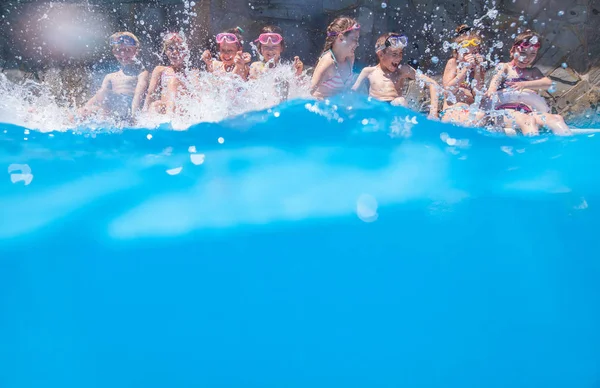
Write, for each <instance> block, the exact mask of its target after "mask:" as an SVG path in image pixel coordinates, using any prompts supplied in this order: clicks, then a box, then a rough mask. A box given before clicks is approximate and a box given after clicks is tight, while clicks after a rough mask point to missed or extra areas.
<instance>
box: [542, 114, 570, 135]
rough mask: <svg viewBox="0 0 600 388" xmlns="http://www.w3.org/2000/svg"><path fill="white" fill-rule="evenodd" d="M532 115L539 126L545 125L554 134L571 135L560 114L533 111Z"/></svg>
mask: <svg viewBox="0 0 600 388" xmlns="http://www.w3.org/2000/svg"><path fill="white" fill-rule="evenodd" d="M533 117H534V119H535V122H536V124H537V125H539V126H540V127H547V128H548V129H550V130H551V131H552V133H554V134H555V135H559V136H567V135H571V130H570V129H569V127H568V126H567V123H565V120H564V119H563V117H562V116H561V115H553V114H550V113H534V114H533Z"/></svg>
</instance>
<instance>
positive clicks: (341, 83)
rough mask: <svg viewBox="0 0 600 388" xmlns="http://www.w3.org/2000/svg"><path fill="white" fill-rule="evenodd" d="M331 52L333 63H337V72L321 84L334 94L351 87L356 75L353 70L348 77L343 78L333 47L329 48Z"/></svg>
mask: <svg viewBox="0 0 600 388" xmlns="http://www.w3.org/2000/svg"><path fill="white" fill-rule="evenodd" d="M329 53H330V54H331V58H333V64H334V65H335V74H334V76H333V77H331V78H329V79H328V80H327V81H324V82H322V83H321V86H323V87H324V88H327V89H329V91H330V93H329V94H330V95H333V94H338V93H342V92H344V91H346V90H348V89H350V87H351V86H352V81H353V78H354V75H353V74H352V72H350V74H349V75H348V77H347V78H346V79H343V78H342V75H341V74H340V69H339V66H338V62H337V60H336V59H335V55H333V51H332V50H331V49H330V50H329Z"/></svg>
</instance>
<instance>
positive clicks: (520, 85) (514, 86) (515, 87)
mask: <svg viewBox="0 0 600 388" xmlns="http://www.w3.org/2000/svg"><path fill="white" fill-rule="evenodd" d="M506 86H508V87H509V88H511V89H513V90H516V91H518V92H520V91H522V90H523V89H526V86H527V84H526V83H525V82H523V81H518V82H512V81H508V82H506Z"/></svg>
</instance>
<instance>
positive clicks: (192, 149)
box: [188, 146, 196, 154]
mask: <svg viewBox="0 0 600 388" xmlns="http://www.w3.org/2000/svg"><path fill="white" fill-rule="evenodd" d="M188 152H189V153H191V154H195V153H196V146H189V147H188Z"/></svg>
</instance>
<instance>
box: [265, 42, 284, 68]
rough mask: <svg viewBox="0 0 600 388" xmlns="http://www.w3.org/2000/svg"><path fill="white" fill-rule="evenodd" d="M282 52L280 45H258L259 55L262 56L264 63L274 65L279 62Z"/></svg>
mask: <svg viewBox="0 0 600 388" xmlns="http://www.w3.org/2000/svg"><path fill="white" fill-rule="evenodd" d="M282 52H283V48H282V47H281V43H278V44H273V43H267V44H261V45H260V54H261V55H262V56H263V58H264V60H265V62H270V61H273V62H274V63H277V62H279V59H280V58H281V53H282Z"/></svg>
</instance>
